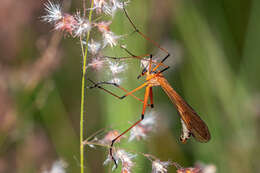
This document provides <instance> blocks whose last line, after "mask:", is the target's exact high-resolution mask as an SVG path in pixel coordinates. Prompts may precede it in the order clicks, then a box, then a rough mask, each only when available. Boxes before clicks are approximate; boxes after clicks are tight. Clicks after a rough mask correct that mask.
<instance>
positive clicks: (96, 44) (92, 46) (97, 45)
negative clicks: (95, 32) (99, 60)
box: [88, 39, 101, 55]
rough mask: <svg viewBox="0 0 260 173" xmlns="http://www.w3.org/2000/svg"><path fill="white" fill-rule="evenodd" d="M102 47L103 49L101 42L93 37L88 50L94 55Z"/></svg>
mask: <svg viewBox="0 0 260 173" xmlns="http://www.w3.org/2000/svg"><path fill="white" fill-rule="evenodd" d="M100 49H101V44H100V43H99V42H95V41H94V40H93V39H91V41H90V42H89V43H88V51H89V52H90V53H91V54H92V55H96V54H98V52H99V51H100Z"/></svg>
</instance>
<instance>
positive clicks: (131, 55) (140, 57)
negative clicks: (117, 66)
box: [104, 46, 167, 67]
mask: <svg viewBox="0 0 260 173" xmlns="http://www.w3.org/2000/svg"><path fill="white" fill-rule="evenodd" d="M121 48H122V49H124V50H125V51H126V52H127V53H128V54H129V55H130V56H126V57H113V56H104V57H106V58H110V59H114V60H126V59H133V58H134V59H138V60H143V61H149V59H145V58H144V57H148V56H150V54H145V55H139V56H137V55H134V54H133V53H132V52H130V51H129V50H128V49H126V48H125V47H122V46H121ZM152 63H153V64H156V65H158V64H159V62H156V61H152ZM161 66H164V67H167V65H164V64H163V63H161Z"/></svg>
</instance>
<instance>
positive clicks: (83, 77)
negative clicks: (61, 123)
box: [80, 0, 94, 173]
mask: <svg viewBox="0 0 260 173" xmlns="http://www.w3.org/2000/svg"><path fill="white" fill-rule="evenodd" d="M83 2H84V1H83ZM93 2H94V1H93V0H92V2H91V10H90V12H89V22H91V19H92V12H93ZM84 12H85V11H84ZM89 36H90V31H88V33H87V38H86V48H85V51H83V49H82V55H83V57H82V58H83V66H82V78H81V106H80V170H81V171H80V172H81V173H84V145H83V140H84V138H83V137H84V133H83V132H84V111H85V107H84V106H85V99H86V98H85V80H86V64H87V55H88V46H87V45H88V40H89ZM81 44H82V40H81ZM82 48H83V47H82Z"/></svg>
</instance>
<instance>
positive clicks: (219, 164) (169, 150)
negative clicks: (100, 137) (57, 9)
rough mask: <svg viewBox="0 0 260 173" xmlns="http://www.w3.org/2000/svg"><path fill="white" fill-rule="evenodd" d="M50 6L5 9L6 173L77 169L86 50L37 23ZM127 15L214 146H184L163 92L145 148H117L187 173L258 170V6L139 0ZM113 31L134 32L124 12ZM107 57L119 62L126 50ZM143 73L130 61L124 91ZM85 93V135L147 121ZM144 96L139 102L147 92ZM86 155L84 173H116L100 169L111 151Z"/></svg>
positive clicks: (0, 87) (138, 144) (69, 4)
mask: <svg viewBox="0 0 260 173" xmlns="http://www.w3.org/2000/svg"><path fill="white" fill-rule="evenodd" d="M44 2H45V1H35V0H25V1H15V0H1V1H0V23H1V27H0V172H1V173H7V172H9V173H11V172H21V173H30V172H31V173H34V172H42V171H43V170H48V169H50V168H51V166H52V165H53V163H54V162H55V161H57V160H60V159H62V160H64V161H65V162H66V165H67V166H66V167H67V168H66V171H67V172H79V170H80V166H79V118H80V91H81V89H80V87H81V86H80V85H81V81H80V80H81V75H82V74H81V72H82V70H81V66H82V59H81V49H80V44H79V40H77V39H74V38H71V37H69V36H64V35H63V34H61V33H56V32H54V31H53V28H52V26H50V25H48V24H45V23H43V22H42V21H41V20H40V16H42V15H43V14H44V6H43V3H44ZM63 4H64V5H63V6H64V9H66V10H67V11H68V12H69V11H71V12H75V11H76V9H80V8H81V7H82V2H81V1H67V0H65V1H64V2H63ZM87 5H88V6H89V5H90V3H89V1H87ZM127 9H128V12H129V14H130V16H131V17H132V19H133V21H134V22H135V23H136V25H137V27H138V28H139V29H140V30H141V31H143V32H144V33H146V34H147V35H149V36H150V37H151V38H152V39H153V40H156V41H158V43H159V44H160V45H162V46H163V47H165V48H167V49H168V50H169V52H170V53H171V55H172V56H171V57H170V58H169V59H168V60H167V63H168V64H169V65H170V66H171V69H170V70H168V71H167V72H165V77H166V78H167V80H168V81H169V83H170V84H171V85H172V86H173V87H174V88H175V89H176V90H177V91H178V92H179V93H180V95H182V96H183V97H184V98H185V99H186V100H187V102H189V103H190V104H191V105H192V106H193V108H194V109H195V110H196V111H197V112H198V113H199V114H200V115H201V117H202V119H204V120H205V122H207V124H208V126H209V129H210V131H211V134H212V139H211V141H210V142H209V143H206V144H201V143H198V142H196V141H195V140H194V139H191V140H190V141H189V142H188V143H187V144H185V145H184V144H181V143H180V142H179V140H178V139H179V136H180V134H181V126H180V120H179V117H178V114H177V112H176V109H175V108H174V106H173V105H172V103H171V102H170V100H169V99H168V97H167V96H166V94H165V93H164V92H163V90H162V89H161V88H160V87H157V88H155V89H154V97H155V98H154V100H155V109H154V114H155V115H156V116H157V118H158V124H157V126H155V127H154V131H153V132H152V133H150V134H149V135H148V138H147V139H146V140H141V141H136V140H135V141H133V142H127V140H123V141H122V144H120V145H119V146H121V147H125V148H129V149H131V150H135V151H138V152H143V153H150V154H153V155H154V156H156V157H158V158H160V159H161V160H163V161H167V160H172V161H175V162H177V163H179V164H180V165H182V166H184V167H192V166H194V165H195V164H196V163H198V162H200V163H203V164H206V165H207V164H213V165H215V167H216V168H217V172H221V173H231V172H236V173H244V172H260V165H259V161H260V147H259V144H260V143H259V140H260V138H259V133H258V131H259V127H260V126H259V123H260V92H259V88H260V80H259V74H260V66H259V63H260V60H259V55H260V49H259V45H260V23H259V17H260V1H259V0H247V1H244V0H211V1H207V0H164V1H157V0H150V1H148V0H142V1H138V0H132V1H131V2H130V3H129V5H128V7H127ZM111 29H112V30H113V31H114V32H115V33H116V34H119V35H122V34H129V33H131V32H132V31H133V29H132V28H131V26H130V25H129V22H128V21H127V20H126V18H125V16H124V15H123V13H122V12H118V13H117V14H116V15H115V16H114V19H113V23H112V25H111ZM95 37H96V35H95V33H93V34H91V38H95ZM123 42H124V44H126V45H127V46H128V48H129V49H130V50H132V52H134V53H135V54H138V55H141V54H144V53H147V52H148V53H153V54H154V55H157V57H159V56H160V55H162V52H160V51H159V50H158V48H156V47H155V46H153V45H152V44H150V43H149V42H147V41H146V40H144V39H143V38H141V37H140V36H139V35H138V34H131V35H128V36H127V37H125V39H124V40H123ZM106 53H107V54H109V55H113V56H120V55H122V50H120V49H117V48H114V49H107V50H106ZM140 71H141V68H140V63H139V62H138V61H136V60H133V61H131V62H129V65H128V68H127V69H126V70H125V71H124V72H123V73H122V74H120V75H121V77H122V79H123V82H122V86H124V87H125V88H127V89H132V88H135V87H137V86H138V85H139V84H141V83H142V80H141V81H138V80H137V79H136V76H137V75H138V74H139V72H140ZM87 76H88V77H89V78H92V79H93V80H96V81H98V80H108V76H107V75H106V72H105V70H104V71H103V72H102V71H101V72H99V71H95V70H91V69H88V70H87ZM87 85H89V83H87ZM86 92H87V95H86V110H85V115H86V116H85V127H86V129H85V132H86V136H89V135H91V134H93V133H94V132H95V131H97V130H100V129H102V128H105V129H109V128H112V129H117V130H120V131H122V130H124V129H125V128H126V127H127V126H129V125H130V123H131V122H134V121H136V120H137V119H138V118H139V116H140V113H141V109H142V105H141V104H140V103H138V102H136V100H134V99H132V98H126V99H125V100H117V99H115V98H114V97H112V96H110V95H108V94H106V93H103V92H102V91H100V90H97V89H96V90H95V89H93V90H89V89H87V90H86ZM116 92H117V91H116ZM118 94H119V95H121V94H122V93H120V92H118ZM137 95H138V96H139V97H142V96H143V91H141V92H138V93H137ZM85 151H86V156H85V157H86V160H87V161H86V171H87V172H100V173H101V172H110V171H111V170H110V169H111V168H110V167H109V166H103V161H104V160H105V158H106V157H107V149H106V148H101V147H96V148H95V149H93V148H90V147H87V146H86V150H85ZM134 161H135V163H136V166H135V169H134V172H151V163H150V161H148V160H147V159H144V158H143V157H142V156H137V158H136V159H134ZM175 170H176V169H175V168H170V169H169V172H175ZM115 172H120V170H119V169H118V170H116V171H115Z"/></svg>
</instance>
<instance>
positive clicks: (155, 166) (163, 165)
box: [152, 160, 171, 173]
mask: <svg viewBox="0 0 260 173" xmlns="http://www.w3.org/2000/svg"><path fill="white" fill-rule="evenodd" d="M170 164H171V163H170V162H168V161H167V162H162V161H160V160H155V161H153V163H152V173H167V167H168V166H169V165H170Z"/></svg>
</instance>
